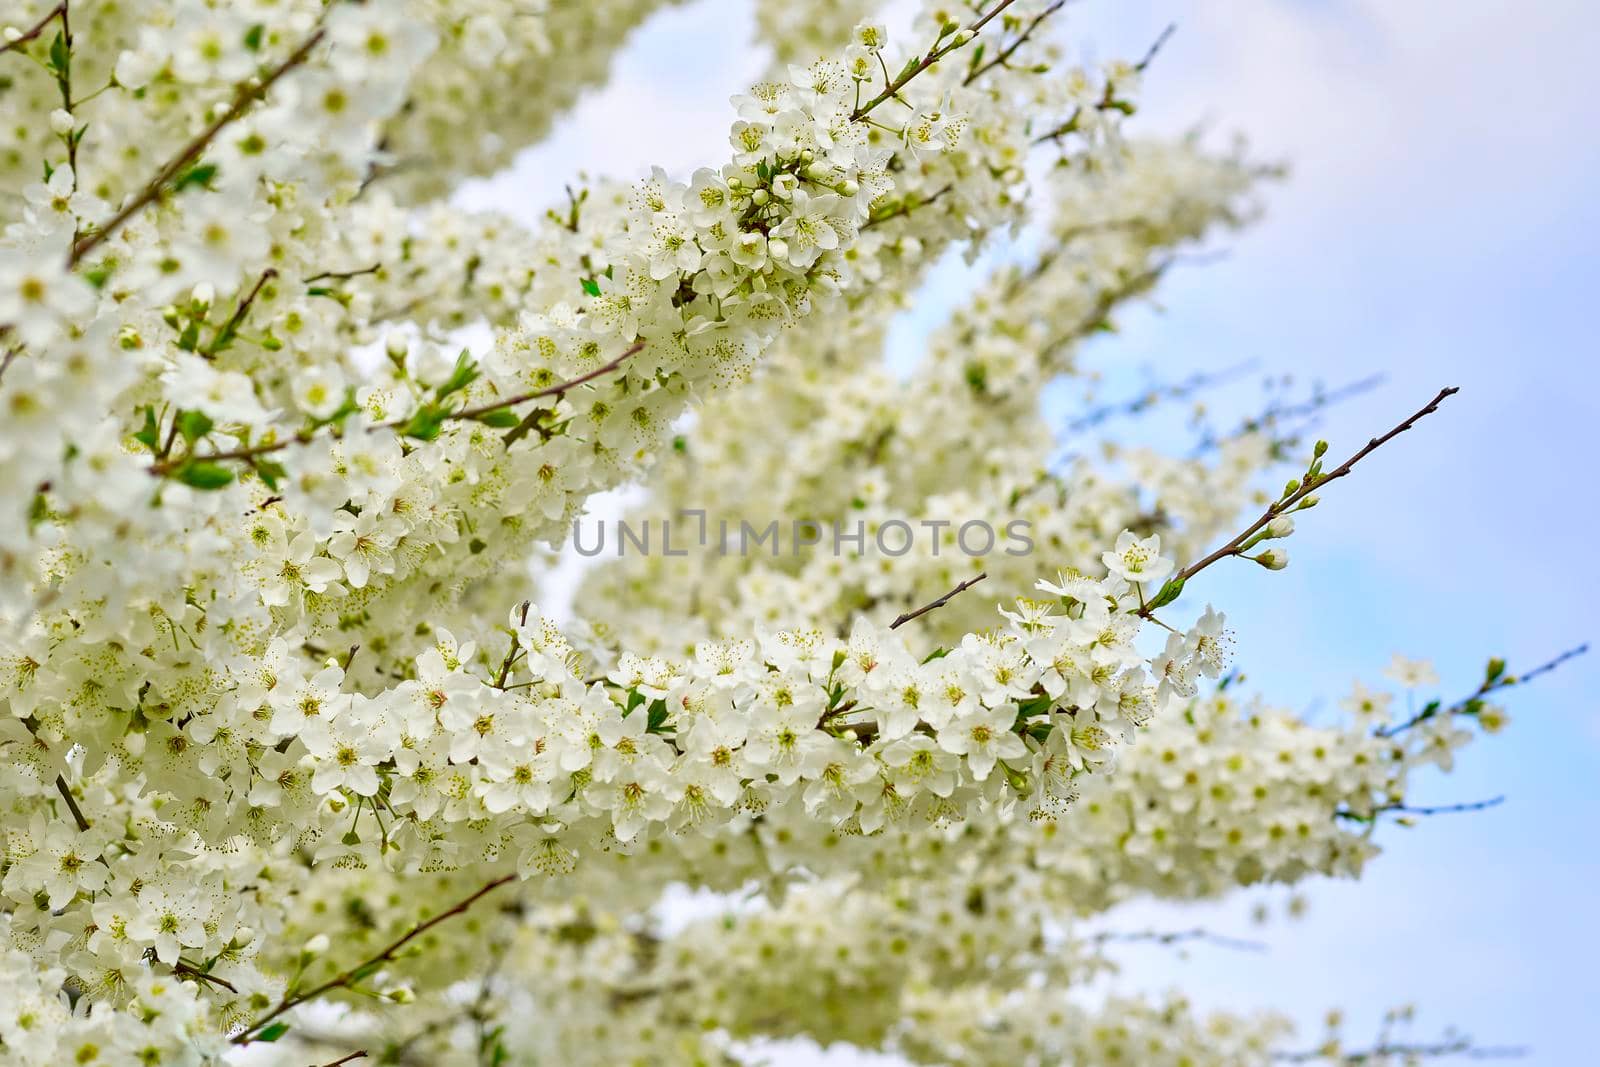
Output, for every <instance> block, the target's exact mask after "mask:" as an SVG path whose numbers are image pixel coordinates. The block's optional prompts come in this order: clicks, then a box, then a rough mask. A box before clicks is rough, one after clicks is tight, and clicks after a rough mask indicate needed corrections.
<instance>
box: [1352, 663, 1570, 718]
mask: <svg viewBox="0 0 1600 1067" xmlns="http://www.w3.org/2000/svg"><path fill="white" fill-rule="evenodd" d="M1588 651H1589V646H1588V645H1587V644H1582V645H1579V646H1578V647H1577V648H1569V649H1567V650H1566V651H1565V652H1563V653H1561V655H1559V656H1557V657H1555V658H1554V659H1552V660H1547V661H1545V662H1544V663H1541V664H1539V666H1537V667H1534V668H1533V669H1532V670H1530V671H1527V672H1526V673H1524V674H1501V675H1499V676H1498V677H1495V678H1492V679H1485V680H1484V681H1483V682H1482V683H1481V684H1480V685H1479V686H1478V688H1477V689H1475V690H1474V691H1473V693H1472V695H1471V696H1468V697H1464V698H1462V699H1461V700H1458V701H1456V702H1455V703H1454V704H1451V705H1450V706H1449V707H1447V708H1440V707H1438V706H1437V705H1434V704H1430V705H1428V706H1427V707H1425V708H1423V709H1422V710H1421V711H1419V712H1417V713H1416V714H1415V715H1413V716H1411V718H1409V719H1407V720H1406V721H1404V722H1402V723H1398V724H1396V725H1394V726H1388V727H1380V728H1379V729H1377V730H1376V731H1374V733H1373V736H1375V737H1394V736H1395V735H1396V734H1402V733H1404V732H1405V731H1407V730H1409V729H1411V728H1412V727H1413V726H1416V725H1417V724H1418V723H1422V722H1426V721H1427V720H1429V719H1431V718H1433V717H1434V716H1435V715H1454V714H1456V713H1458V712H1460V711H1461V710H1462V709H1464V708H1466V707H1468V706H1469V705H1471V704H1473V703H1474V702H1476V701H1480V700H1482V699H1483V698H1484V697H1486V696H1488V695H1489V694H1490V693H1494V692H1498V691H1499V690H1501V689H1513V688H1515V687H1517V686H1519V685H1527V684H1528V683H1529V682H1531V681H1533V680H1534V679H1535V678H1538V677H1539V676H1540V675H1544V674H1549V673H1550V672H1551V671H1553V670H1555V669H1556V668H1557V667H1559V666H1561V665H1562V664H1563V663H1565V662H1567V661H1568V660H1570V659H1576V658H1578V657H1579V656H1581V655H1583V654H1584V653H1585V652H1588Z"/></svg>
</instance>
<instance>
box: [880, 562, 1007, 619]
mask: <svg viewBox="0 0 1600 1067" xmlns="http://www.w3.org/2000/svg"><path fill="white" fill-rule="evenodd" d="M987 577H989V575H988V572H984V573H982V574H979V575H978V576H977V577H975V578H968V579H967V580H966V581H964V582H962V583H961V584H960V585H958V586H956V587H955V588H954V589H952V590H950V591H949V592H948V593H946V594H945V595H944V596H942V597H940V598H939V599H938V600H935V601H934V602H933V603H931V604H924V605H923V606H922V607H920V608H918V609H917V610H916V611H908V612H906V613H905V614H904V615H901V616H900V617H899V618H897V619H895V620H894V622H891V623H890V624H889V629H891V630H896V629H899V628H900V627H901V626H903V625H905V624H906V623H908V622H910V621H911V620H912V619H915V618H919V617H921V616H923V615H926V614H927V613H928V612H930V611H932V610H934V609H935V608H942V607H944V606H945V605H946V604H948V603H950V601H951V600H952V599H954V598H955V597H957V596H959V595H960V594H962V593H964V592H966V591H967V590H968V589H971V588H972V587H973V586H975V585H977V584H978V583H979V582H981V581H983V580H984V579H985V578H987Z"/></svg>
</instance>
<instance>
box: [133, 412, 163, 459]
mask: <svg viewBox="0 0 1600 1067" xmlns="http://www.w3.org/2000/svg"><path fill="white" fill-rule="evenodd" d="M143 411H144V427H143V428H142V429H140V431H139V432H138V433H136V434H134V435H133V439H134V440H135V441H138V442H139V443H140V444H141V445H144V447H146V448H148V449H149V450H150V451H152V452H154V451H155V450H156V448H157V447H158V446H159V445H160V444H161V427H160V425H159V424H158V423H157V422H156V409H155V408H153V407H151V406H150V405H148V404H146V405H145V406H144V408H143Z"/></svg>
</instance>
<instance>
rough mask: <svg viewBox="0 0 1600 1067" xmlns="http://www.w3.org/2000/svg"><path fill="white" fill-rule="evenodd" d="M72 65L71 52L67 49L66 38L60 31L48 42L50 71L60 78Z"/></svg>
mask: <svg viewBox="0 0 1600 1067" xmlns="http://www.w3.org/2000/svg"><path fill="white" fill-rule="evenodd" d="M71 65H72V52H71V51H70V50H69V49H68V48H67V38H66V36H65V35H63V34H62V33H61V32H60V31H57V32H56V36H55V39H54V40H53V41H51V42H50V70H51V71H52V72H53V73H54V74H55V75H56V76H57V77H60V76H61V75H62V74H64V73H66V71H67V69H68V68H69V67H70V66H71Z"/></svg>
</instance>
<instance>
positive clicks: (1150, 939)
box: [1089, 927, 1267, 952]
mask: <svg viewBox="0 0 1600 1067" xmlns="http://www.w3.org/2000/svg"><path fill="white" fill-rule="evenodd" d="M1089 940H1090V941H1092V942H1094V943H1095V944H1097V945H1105V944H1110V943H1113V942H1115V943H1133V942H1146V943H1149V944H1156V945H1176V944H1181V943H1183V942H1186V941H1197V942H1202V943H1204V944H1208V945H1215V946H1217V947H1218V948H1229V949H1236V950H1238V951H1240V952H1265V951H1266V950H1267V946H1266V943H1265V942H1262V941H1248V940H1245V939H1244V938H1240V937H1226V936H1223V935H1222V934H1214V933H1212V932H1211V931H1209V930H1204V929H1200V928H1198V927H1197V928H1195V929H1193V930H1178V931H1171V932H1168V931H1162V930H1140V931H1136V932H1133V933H1118V932H1116V931H1108V932H1104V933H1099V934H1095V935H1094V936H1093V937H1092V938H1090V939H1089Z"/></svg>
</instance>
